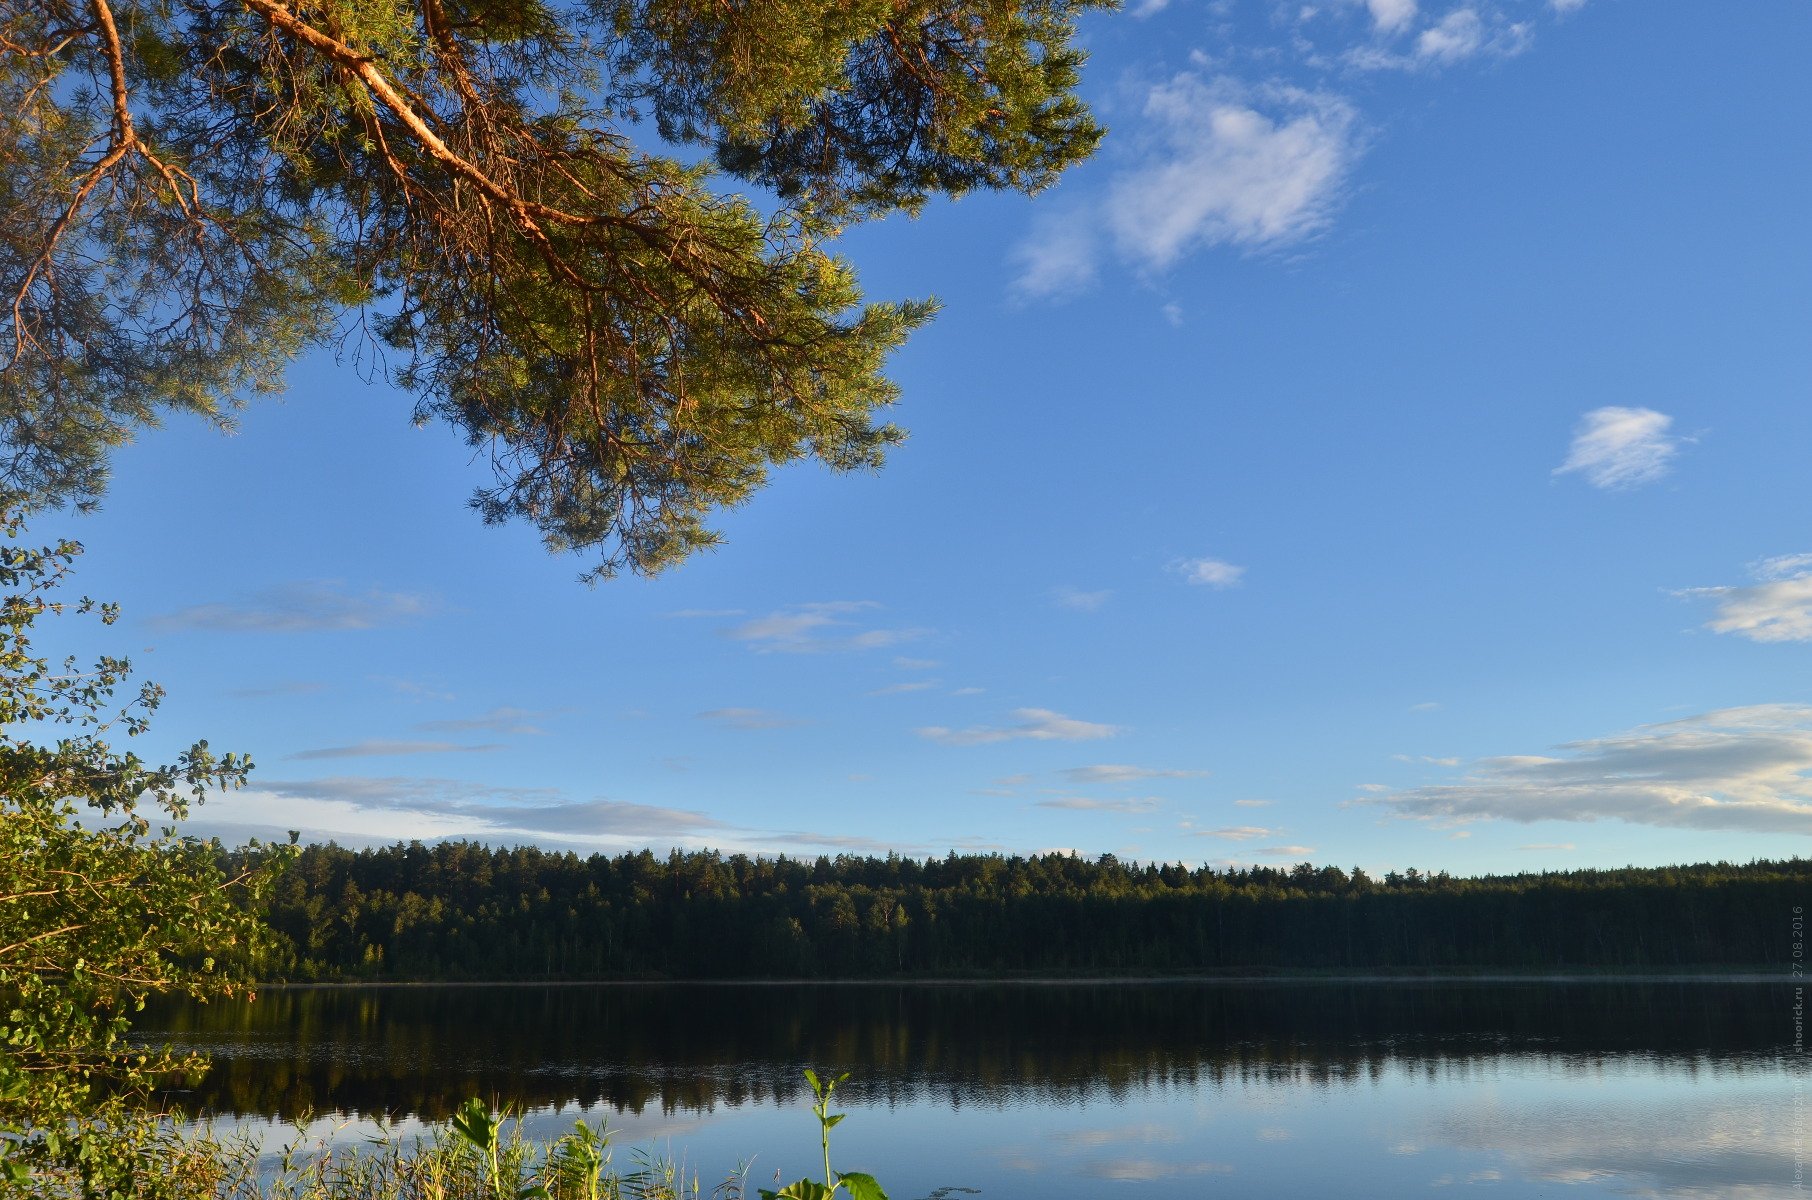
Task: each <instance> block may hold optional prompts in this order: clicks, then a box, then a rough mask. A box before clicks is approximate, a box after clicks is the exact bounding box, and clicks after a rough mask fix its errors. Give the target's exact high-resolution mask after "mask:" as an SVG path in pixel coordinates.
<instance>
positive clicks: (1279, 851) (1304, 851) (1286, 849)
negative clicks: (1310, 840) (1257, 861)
mask: <svg viewBox="0 0 1812 1200" xmlns="http://www.w3.org/2000/svg"><path fill="white" fill-rule="evenodd" d="M1253 853H1254V854H1262V855H1264V856H1265V857H1266V858H1296V859H1304V858H1307V857H1308V856H1309V855H1311V854H1313V853H1315V847H1313V846H1265V847H1263V848H1261V849H1259V850H1255V851H1253Z"/></svg>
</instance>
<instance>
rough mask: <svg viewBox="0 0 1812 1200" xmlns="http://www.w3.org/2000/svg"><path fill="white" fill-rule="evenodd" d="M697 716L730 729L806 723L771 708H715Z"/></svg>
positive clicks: (776, 726) (777, 726) (783, 726)
mask: <svg viewBox="0 0 1812 1200" xmlns="http://www.w3.org/2000/svg"><path fill="white" fill-rule="evenodd" d="M697 716H698V719H699V720H701V721H710V722H712V723H713V724H716V725H722V726H725V727H726V728H729V729H747V730H757V729H786V728H789V727H791V726H794V725H803V724H805V722H804V721H801V720H800V719H799V718H797V717H789V716H787V715H786V714H785V713H778V712H775V711H774V710H773V709H769V708H713V709H709V710H707V711H705V712H701V713H699V714H697Z"/></svg>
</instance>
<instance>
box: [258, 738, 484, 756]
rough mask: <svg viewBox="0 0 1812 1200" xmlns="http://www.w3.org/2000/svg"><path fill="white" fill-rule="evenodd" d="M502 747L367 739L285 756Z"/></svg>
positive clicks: (463, 751)
mask: <svg viewBox="0 0 1812 1200" xmlns="http://www.w3.org/2000/svg"><path fill="white" fill-rule="evenodd" d="M501 749H503V747H502V746H500V745H496V744H487V745H483V746H466V745H461V744H460V743H458V742H390V741H383V740H380V739H368V740H366V741H363V742H355V743H353V744H352V745H350V746H323V747H321V748H320V749H317V750H299V751H297V752H296V753H294V754H290V755H285V757H286V758H291V759H295V760H297V761H310V760H315V759H328V758H394V757H397V756H399V755H404V754H485V753H488V752H490V751H493V750H501Z"/></svg>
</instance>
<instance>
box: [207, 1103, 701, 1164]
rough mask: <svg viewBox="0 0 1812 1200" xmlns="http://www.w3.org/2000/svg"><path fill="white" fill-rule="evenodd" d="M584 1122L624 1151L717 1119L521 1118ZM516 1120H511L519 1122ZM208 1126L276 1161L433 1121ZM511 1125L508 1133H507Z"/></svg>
mask: <svg viewBox="0 0 1812 1200" xmlns="http://www.w3.org/2000/svg"><path fill="white" fill-rule="evenodd" d="M575 1121H584V1122H585V1123H586V1124H587V1125H590V1126H592V1127H593V1128H594V1129H600V1130H604V1131H606V1132H608V1134H609V1136H610V1143H611V1145H612V1146H613V1147H614V1148H616V1149H618V1150H621V1151H631V1150H634V1149H636V1148H643V1147H654V1146H655V1144H656V1143H662V1142H666V1141H669V1140H671V1139H684V1138H686V1137H688V1136H689V1135H691V1134H695V1133H697V1132H698V1131H699V1130H701V1129H703V1128H705V1127H706V1126H708V1125H712V1124H715V1123H716V1122H717V1119H716V1118H715V1117H714V1116H713V1115H711V1114H704V1113H701V1114H694V1115H692V1116H689V1117H685V1118H680V1119H677V1120H676V1119H674V1118H672V1117H670V1116H666V1115H658V1116H657V1115H655V1114H652V1113H651V1114H649V1115H648V1116H646V1117H641V1116H637V1115H635V1114H624V1113H619V1112H618V1111H617V1110H616V1109H614V1108H612V1107H611V1106H610V1105H608V1104H583V1105H582V1104H550V1105H546V1106H544V1107H541V1108H536V1109H531V1110H530V1111H528V1112H526V1113H523V1114H522V1115H521V1118H520V1121H519V1123H520V1125H521V1127H522V1133H523V1136H525V1137H528V1138H531V1139H534V1140H538V1141H552V1140H553V1139H555V1138H557V1137H560V1136H562V1135H564V1134H567V1133H570V1132H572V1127H573V1122H575ZM517 1123H518V1122H517V1121H512V1122H511V1123H510V1124H512V1125H514V1124H517ZM206 1128H207V1129H208V1130H210V1131H211V1132H212V1133H213V1134H214V1136H216V1137H218V1138H219V1139H220V1140H222V1141H229V1140H236V1139H249V1140H250V1141H251V1142H252V1143H253V1144H254V1145H256V1146H257V1147H258V1156H259V1158H260V1159H264V1160H267V1161H268V1160H274V1159H276V1158H277V1157H278V1156H280V1155H281V1154H283V1153H284V1151H285V1150H287V1149H290V1148H292V1147H293V1148H295V1149H296V1150H297V1151H298V1152H299V1153H301V1154H303V1155H305V1156H306V1155H307V1154H308V1153H310V1152H311V1151H313V1152H318V1151H320V1150H324V1149H327V1148H330V1147H331V1148H340V1147H351V1146H364V1145H366V1144H368V1143H371V1142H374V1141H377V1140H382V1139H386V1138H388V1139H389V1140H393V1141H397V1142H401V1143H402V1144H404V1145H412V1144H414V1143H415V1142H417V1141H421V1140H423V1139H427V1138H429V1137H431V1136H432V1135H433V1133H434V1129H435V1126H434V1123H432V1122H428V1121H423V1120H421V1119H420V1118H418V1117H413V1116H405V1117H398V1118H396V1119H394V1120H381V1119H375V1118H372V1117H365V1116H360V1115H358V1114H356V1113H347V1112H329V1113H322V1114H319V1115H316V1116H313V1117H311V1118H310V1119H309V1120H308V1121H307V1122H306V1123H303V1124H298V1123H296V1122H292V1121H284V1120H276V1119H272V1118H268V1117H252V1116H246V1117H234V1116H218V1117H214V1118H212V1119H211V1120H209V1121H208V1122H207V1123H206ZM507 1129H508V1127H507V1126H506V1132H505V1135H504V1136H505V1137H508V1136H509V1134H508V1132H507Z"/></svg>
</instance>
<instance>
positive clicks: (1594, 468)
mask: <svg viewBox="0 0 1812 1200" xmlns="http://www.w3.org/2000/svg"><path fill="white" fill-rule="evenodd" d="M1673 423H1674V419H1673V418H1672V417H1670V416H1668V415H1667V414H1666V413H1658V412H1656V411H1655V410H1654V409H1652V408H1616V407H1610V408H1595V409H1593V410H1592V411H1591V412H1589V413H1587V414H1586V415H1585V416H1583V417H1581V418H1580V420H1579V424H1578V426H1577V427H1576V428H1575V429H1574V431H1573V445H1572V447H1571V448H1570V449H1569V450H1568V452H1567V460H1566V461H1565V462H1563V463H1561V464H1560V466H1558V467H1556V468H1554V474H1556V475H1568V474H1579V475H1583V476H1585V479H1586V482H1587V483H1590V484H1591V485H1592V486H1593V487H1598V488H1605V489H1607V490H1612V491H1616V490H1621V489H1624V488H1633V487H1640V486H1641V485H1642V484H1645V483H1653V482H1654V481H1655V480H1657V479H1659V478H1661V477H1662V476H1663V475H1665V474H1667V471H1668V468H1669V467H1670V466H1672V465H1673V460H1674V457H1675V456H1676V455H1677V454H1678V453H1679V449H1680V440H1679V439H1678V438H1676V437H1674V436H1672V435H1670V434H1669V433H1668V432H1667V431H1668V429H1669V428H1671V427H1672V425H1673Z"/></svg>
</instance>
